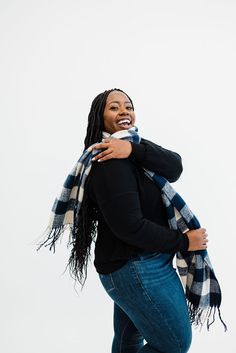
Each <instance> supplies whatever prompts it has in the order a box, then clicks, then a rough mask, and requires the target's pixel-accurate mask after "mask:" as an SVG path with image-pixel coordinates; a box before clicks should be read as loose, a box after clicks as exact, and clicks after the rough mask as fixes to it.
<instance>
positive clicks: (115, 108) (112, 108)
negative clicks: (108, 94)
mask: <svg viewBox="0 0 236 353" xmlns="http://www.w3.org/2000/svg"><path fill="white" fill-rule="evenodd" d="M117 109H118V107H115V106H113V107H112V106H111V107H110V110H117Z"/></svg>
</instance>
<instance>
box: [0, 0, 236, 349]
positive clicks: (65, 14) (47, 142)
mask: <svg viewBox="0 0 236 353" xmlns="http://www.w3.org/2000/svg"><path fill="white" fill-rule="evenodd" d="M235 44H236V3H235V1H233V0H232V1H229V0H218V1H210V0H204V1H203V0H198V1H191V0H186V1H176V0H172V1H158V0H146V1H137V0H136V1H131V0H126V1H124V0H119V1H113V0H100V1H96V0H87V1H82V0H78V1H76V0H66V1H65V0H64V1H63V0H57V1H56V0H35V1H34V0H32V1H30V0H21V1H16V0H15V1H14V0H0V46H1V55H0V73H1V79H0V97H1V106H0V114H1V139H0V141H1V152H2V157H1V215H2V216H1V229H2V232H1V234H2V235H1V250H0V251H1V256H0V259H1V260H0V261H1V266H0V271H1V301H0V306H1V311H0V312H1V321H0V325H1V328H0V332H1V336H2V337H1V340H0V349H1V351H2V352H4V353H32V352H33V353H41V352H44V353H65V352H81V353H82V352H83V353H91V352H95V353H105V352H110V345H111V340H112V301H111V300H110V299H109V297H108V296H107V294H106V293H105V291H104V290H103V288H102V287H101V285H100V283H99V281H98V277H97V274H96V272H95V269H94V267H93V264H91V265H90V267H89V274H88V280H87V282H86V284H85V287H84V290H83V291H82V293H81V292H80V288H79V287H78V286H77V287H76V289H77V292H76V291H75V289H74V282H73V280H72V279H71V278H70V276H69V273H68V272H66V273H65V274H64V275H62V273H63V271H64V269H65V266H66V263H67V259H68V257H69V251H68V250H67V249H66V239H64V242H62V244H61V245H60V244H59V245H58V247H57V252H56V253H55V254H54V255H53V254H52V253H50V252H49V251H48V250H47V249H43V250H41V251H40V252H36V250H35V249H36V245H35V244H34V241H35V239H36V238H37V237H38V236H40V234H42V232H43V231H44V229H45V227H46V225H47V222H48V217H49V211H50V209H51V205H52V203H53V201H54V198H55V196H56V195H57V193H58V191H60V190H61V186H62V183H63V182H64V179H65V177H66V175H67V174H68V172H69V171H70V170H71V168H72V166H73V165H74V163H75V161H76V160H77V158H78V157H79V155H80V154H81V152H82V148H83V139H84V136H85V130H86V125H87V115H88V112H89V109H90V104H91V101H92V99H93V98H94V97H95V96H96V95H97V94H98V93H100V92H102V91H104V90H105V89H110V88H113V87H119V88H121V89H123V90H125V91H126V92H127V93H128V94H129V95H130V96H131V98H132V99H133V100H134V104H135V108H136V116H137V125H138V126H139V131H140V132H141V134H142V136H143V137H145V138H148V139H150V140H153V141H154V142H156V143H158V144H160V145H162V146H163V147H166V148H169V149H172V150H174V151H177V152H178V153H180V154H181V156H182V158H183V165H184V171H183V174H182V176H181V178H180V179H179V181H178V182H176V183H175V185H174V186H175V188H177V190H178V191H179V192H180V193H181V194H182V196H183V197H184V198H185V200H186V201H187V202H188V204H189V205H190V207H191V208H192V209H193V210H194V211H195V213H196V215H197V216H198V218H199V219H200V221H201V224H202V226H204V227H206V228H207V231H208V234H209V240H210V241H209V247H208V250H209V254H210V258H211V260H212V263H213V265H214V268H215V271H216V274H217V277H218V279H219V281H220V283H221V287H222V291H223V303H222V307H221V310H222V315H223V318H224V320H225V321H226V322H227V324H228V326H229V331H228V332H227V333H224V332H223V327H222V326H221V325H220V324H219V321H217V323H216V324H215V325H213V326H212V329H211V330H210V332H209V333H208V332H207V331H206V330H205V329H204V330H202V332H198V331H195V330H194V338H193V345H192V347H191V349H190V351H191V352H192V353H196V352H199V351H200V352H207V351H210V352H215V353H220V352H222V349H223V350H224V351H225V352H227V353H232V352H233V351H234V348H233V346H235V344H234V342H235V333H236V332H235V327H236V326H235V324H236V322H235V295H234V293H233V290H232V285H233V282H234V281H232V279H233V278H235V273H234V268H235V265H234V252H235V220H234V219H235V216H234V209H235V203H234V200H235V198H236V193H235V187H234V181H235V155H234V154H233V150H235V147H236V146H235V134H234V131H235V130H234V127H233V122H234V120H235V116H236V114H235V113H236V108H235V96H236V86H235V82H236V68H235V62H236V46H235Z"/></svg>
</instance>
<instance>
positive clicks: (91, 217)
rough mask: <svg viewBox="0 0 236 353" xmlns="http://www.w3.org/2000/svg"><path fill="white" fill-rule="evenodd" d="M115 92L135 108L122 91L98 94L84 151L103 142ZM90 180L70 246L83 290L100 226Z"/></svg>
mask: <svg viewBox="0 0 236 353" xmlns="http://www.w3.org/2000/svg"><path fill="white" fill-rule="evenodd" d="M113 91H119V92H122V93H124V94H125V95H126V96H127V97H128V99H129V100H130V102H131V104H132V107H133V102H132V100H131V99H130V97H129V96H128V95H127V94H126V93H125V92H124V91H122V90H121V89H118V88H113V89H111V90H107V91H104V92H103V93H100V94H98V95H97V96H96V97H95V98H94V100H93V102H92V105H91V108H90V112H89V115H88V125H87V133H86V137H85V140H84V149H87V148H88V147H89V146H91V145H92V144H94V143H96V142H100V141H101V140H102V132H103V130H104V123H103V114H104V109H105V106H106V101H107V97H108V95H109V94H110V93H111V92H113ZM88 180H89V176H88V178H87V180H86V183H85V186H84V191H85V192H84V197H83V201H82V205H81V208H80V211H79V217H78V224H76V227H74V229H75V230H74V232H73V234H72V240H71V243H70V245H72V250H71V255H70V258H69V262H68V266H69V270H70V274H71V276H72V277H73V278H74V279H75V280H78V282H79V283H80V284H81V285H82V288H83V286H84V284H85V281H86V278H87V266H88V260H90V257H91V244H92V242H95V237H96V234H97V225H98V220H97V218H98V217H97V210H96V207H95V205H94V204H92V202H91V200H90V199H89V197H88V195H87V192H86V185H87V182H88Z"/></svg>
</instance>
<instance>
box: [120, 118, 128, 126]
mask: <svg viewBox="0 0 236 353" xmlns="http://www.w3.org/2000/svg"><path fill="white" fill-rule="evenodd" d="M118 124H119V125H122V124H130V120H129V119H124V120H120V121H118Z"/></svg>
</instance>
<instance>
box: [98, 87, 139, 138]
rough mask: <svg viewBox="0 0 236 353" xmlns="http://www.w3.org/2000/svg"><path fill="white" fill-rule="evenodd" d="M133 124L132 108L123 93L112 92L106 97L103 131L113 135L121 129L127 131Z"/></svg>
mask: <svg viewBox="0 0 236 353" xmlns="http://www.w3.org/2000/svg"><path fill="white" fill-rule="evenodd" d="M134 124H135V113H134V107H133V104H132V102H131V101H130V99H128V97H127V95H126V94H124V93H123V92H119V91H113V92H111V93H110V94H109V96H108V97H107V102H106V106H105V110H104V128H105V131H107V132H109V133H110V134H113V133H114V132H116V131H119V130H122V129H129V128H131V127H132V126H134Z"/></svg>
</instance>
